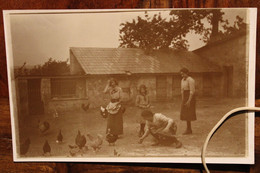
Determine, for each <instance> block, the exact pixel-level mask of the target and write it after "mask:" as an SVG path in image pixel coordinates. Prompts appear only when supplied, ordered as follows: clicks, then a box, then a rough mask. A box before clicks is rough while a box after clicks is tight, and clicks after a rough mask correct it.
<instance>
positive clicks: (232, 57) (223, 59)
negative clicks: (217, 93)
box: [194, 35, 248, 97]
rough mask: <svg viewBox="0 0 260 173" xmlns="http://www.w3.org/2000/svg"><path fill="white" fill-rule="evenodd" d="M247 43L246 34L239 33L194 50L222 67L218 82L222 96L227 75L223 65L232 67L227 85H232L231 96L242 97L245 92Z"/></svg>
mask: <svg viewBox="0 0 260 173" xmlns="http://www.w3.org/2000/svg"><path fill="white" fill-rule="evenodd" d="M247 45H248V44H247V35H239V36H237V37H235V38H231V39H230V40H226V41H222V42H219V43H213V44H211V45H208V46H205V47H203V48H200V49H198V50H195V51H194V52H195V53H196V54H198V55H200V56H201V57H204V58H207V59H209V60H210V61H211V62H213V63H216V64H218V65H220V66H221V67H222V69H223V74H224V75H223V76H222V78H221V79H220V80H219V82H220V83H222V87H221V88H222V92H221V95H223V96H224V95H225V93H224V90H225V89H226V88H223V87H224V85H225V84H224V82H225V77H226V76H227V74H225V67H231V68H233V74H231V75H232V76H233V79H232V80H229V82H230V83H229V85H230V86H231V87H232V94H231V96H237V97H241V96H242V97H244V96H245V95H246V93H247V89H246V82H247V73H246V71H247V63H248V61H247V59H248V58H247V57H248V52H247V49H246V47H247ZM214 83H216V81H215V82H214Z"/></svg>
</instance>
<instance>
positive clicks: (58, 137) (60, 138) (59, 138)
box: [56, 130, 63, 143]
mask: <svg viewBox="0 0 260 173" xmlns="http://www.w3.org/2000/svg"><path fill="white" fill-rule="evenodd" d="M62 140H63V136H62V134H61V130H60V132H59V134H58V136H57V139H56V142H57V143H62Z"/></svg>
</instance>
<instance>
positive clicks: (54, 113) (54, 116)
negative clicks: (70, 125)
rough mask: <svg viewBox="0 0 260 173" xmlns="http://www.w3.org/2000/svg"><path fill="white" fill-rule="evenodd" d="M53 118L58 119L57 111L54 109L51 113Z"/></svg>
mask: <svg viewBox="0 0 260 173" xmlns="http://www.w3.org/2000/svg"><path fill="white" fill-rule="evenodd" d="M52 115H53V118H58V117H59V113H58V111H57V110H56V109H55V108H54V111H53V114H52Z"/></svg>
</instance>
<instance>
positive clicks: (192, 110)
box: [180, 68, 197, 135]
mask: <svg viewBox="0 0 260 173" xmlns="http://www.w3.org/2000/svg"><path fill="white" fill-rule="evenodd" d="M180 74H181V77H182V80H181V96H182V103H181V113H180V114H181V115H180V119H181V120H183V121H186V122H187V128H186V131H185V132H184V133H183V134H184V135H188V134H192V129H191V121H195V120H196V119H197V118H196V98H195V80H194V79H193V78H192V77H190V76H189V70H188V69H187V68H182V69H181V70H180Z"/></svg>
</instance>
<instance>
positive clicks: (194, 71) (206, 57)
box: [16, 33, 248, 115]
mask: <svg viewBox="0 0 260 173" xmlns="http://www.w3.org/2000/svg"><path fill="white" fill-rule="evenodd" d="M246 38H247V37H246V34H245V33H240V34H239V35H236V36H233V37H229V38H226V39H224V40H220V41H216V42H214V43H210V44H208V45H206V46H204V47H202V48H199V49H197V50H195V51H193V52H190V51H184V50H160V51H155V52H151V53H149V54H147V53H145V52H144V51H143V50H141V49H136V48H86V47H72V48H70V50H69V52H70V75H66V76H20V77H18V78H16V83H17V84H18V85H17V86H18V87H17V91H18V92H17V93H18V103H17V104H18V106H17V107H18V109H19V110H18V111H19V112H20V113H22V114H31V115H32V114H41V113H48V112H53V111H54V110H62V111H66V110H72V109H80V107H81V105H82V103H84V104H86V103H90V106H91V107H97V106H100V105H104V104H106V103H108V102H109V96H108V95H106V94H104V93H103V90H104V88H105V85H106V84H107V81H108V79H110V78H111V77H114V78H116V79H117V80H118V82H119V85H120V87H121V88H122V89H123V101H124V103H126V104H132V103H134V100H135V97H136V94H137V93H138V88H139V86H140V85H141V84H145V85H146V86H147V88H148V92H149V95H150V98H151V100H152V101H153V102H155V101H172V100H174V99H179V97H180V82H181V77H180V75H179V70H180V69H181V68H182V67H187V68H188V69H189V70H190V71H191V76H192V77H193V78H194V79H195V81H196V93H197V96H198V97H234V96H235V97H244V96H245V94H246V91H247V89H246V85H245V84H246V80H247V76H246V73H245V71H246V70H247V69H246V67H247V63H248V62H247V59H246V58H245V57H246V56H247V54H248V52H247V50H246V44H247V40H246Z"/></svg>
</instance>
